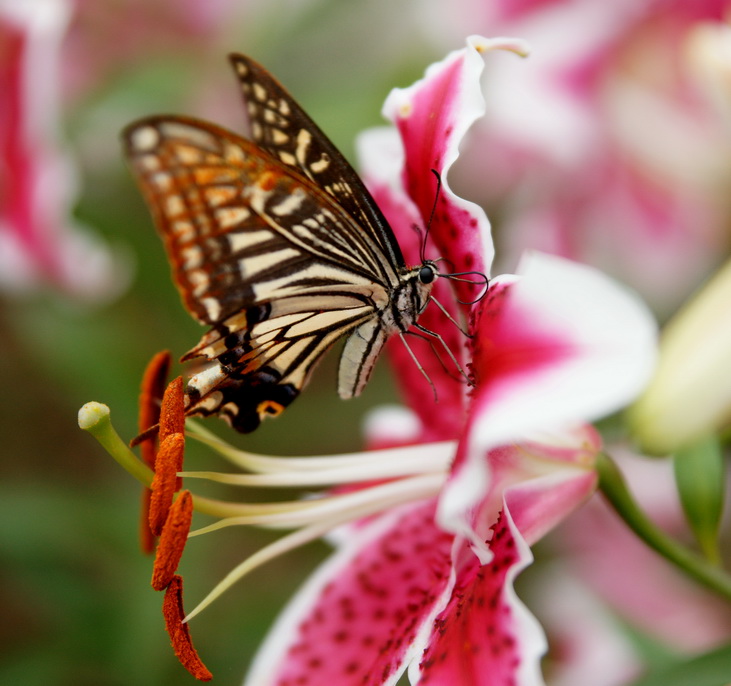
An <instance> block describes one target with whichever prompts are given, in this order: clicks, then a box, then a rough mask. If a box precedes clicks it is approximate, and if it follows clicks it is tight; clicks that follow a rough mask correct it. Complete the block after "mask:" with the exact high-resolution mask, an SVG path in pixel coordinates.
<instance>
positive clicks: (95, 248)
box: [0, 0, 126, 300]
mask: <svg viewBox="0 0 731 686" xmlns="http://www.w3.org/2000/svg"><path fill="white" fill-rule="evenodd" d="M70 12H71V7H70V5H69V3H68V2H66V1H65V0H33V1H32V2H15V1H14V0H0V45H2V46H3V60H2V66H1V67H0V92H1V93H2V97H3V105H2V107H0V286H1V287H5V288H8V289H13V290H19V289H25V288H29V287H34V286H37V285H38V284H45V285H51V286H53V287H56V288H59V289H61V290H63V291H65V292H66V293H69V294H71V295H72V296H74V297H78V298H82V299H96V300H98V299H100V298H101V299H103V298H105V297H109V296H111V295H113V294H115V293H117V292H119V289H120V288H121V287H123V286H124V284H125V283H126V279H125V278H124V275H123V273H122V272H121V271H120V269H119V265H117V264H115V263H114V261H113V259H112V256H111V255H110V253H109V252H108V250H107V249H106V247H105V246H104V245H102V244H101V243H100V241H99V240H98V239H96V238H95V237H94V236H93V235H92V234H91V233H90V232H88V231H86V230H84V229H83V228H82V227H80V226H78V225H77V224H76V223H75V222H74V221H73V220H72V219H71V216H70V209H71V204H72V200H73V196H74V190H75V189H74V182H75V168H74V165H73V163H72V161H71V159H70V158H69V156H68V155H66V154H65V152H64V151H63V150H62V149H61V144H60V142H59V136H58V130H57V129H58V121H59V97H58V92H57V91H56V86H57V84H58V79H59V65H60V57H59V53H60V47H61V41H62V39H63V36H64V33H65V30H66V26H67V23H68V20H69V17H70Z"/></svg>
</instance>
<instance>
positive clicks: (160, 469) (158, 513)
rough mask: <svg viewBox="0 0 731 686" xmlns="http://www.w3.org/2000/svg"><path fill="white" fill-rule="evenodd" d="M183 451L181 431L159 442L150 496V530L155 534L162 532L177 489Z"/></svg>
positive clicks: (183, 439) (183, 443) (183, 437)
mask: <svg viewBox="0 0 731 686" xmlns="http://www.w3.org/2000/svg"><path fill="white" fill-rule="evenodd" d="M184 452H185V436H183V434H182V433H176V434H172V435H170V436H167V437H166V438H165V439H164V440H162V442H161V443H160V450H159V451H158V453H157V459H156V460H155V463H156V464H155V476H154V478H153V479H152V496H151V497H150V519H149V521H150V530H151V531H152V533H153V534H154V535H155V536H159V535H160V533H161V532H162V530H163V525H164V524H165V521H166V519H167V518H168V512H169V511H170V506H171V505H172V502H173V494H174V493H175V491H177V490H178V487H179V484H178V482H179V479H178V477H177V473H178V472H179V471H180V470H181V469H182V468H183V453H184Z"/></svg>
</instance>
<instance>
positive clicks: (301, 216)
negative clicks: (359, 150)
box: [123, 117, 399, 431]
mask: <svg viewBox="0 0 731 686" xmlns="http://www.w3.org/2000/svg"><path fill="white" fill-rule="evenodd" d="M123 138H124V145H125V152H126V155H127V157H128V159H129V162H130V165H131V167H132V169H133V172H134V174H135V176H136V177H137V180H138V182H139V184H140V186H141V189H142V191H143V193H144V195H145V198H146V200H147V203H148V205H149V206H150V208H151V210H152V213H153V217H154V219H155V224H156V226H157V228H158V230H159V232H160V233H161V235H162V237H163V240H164V243H165V246H166V250H167V254H168V257H169V259H170V262H171V265H172V270H173V276H174V279H175V282H176V284H177V286H178V289H179V290H180V292H181V295H182V298H183V301H184V303H185V305H186V307H187V308H188V310H189V311H190V312H191V314H193V316H194V317H196V318H197V319H198V320H199V321H200V322H202V323H204V324H208V325H210V326H211V329H210V331H209V332H208V333H207V334H206V335H205V336H204V337H203V339H202V340H201V341H200V343H199V344H198V345H197V346H196V347H195V348H194V349H193V350H191V351H190V352H189V353H188V354H187V355H186V356H185V357H184V359H188V358H192V357H203V358H206V359H207V360H210V361H212V362H215V364H212V365H211V366H210V367H209V368H208V369H206V370H205V371H203V372H201V373H200V374H198V375H196V376H194V377H192V378H191V379H190V381H189V383H188V387H187V402H188V408H187V411H188V414H191V415H210V414H218V415H220V416H222V417H224V418H225V419H227V420H228V421H229V423H230V424H231V425H232V426H234V427H235V428H236V429H238V430H240V431H252V430H253V429H255V428H256V427H257V426H258V425H259V423H260V421H261V418H262V417H264V416H267V415H276V414H278V413H279V412H281V411H282V409H284V408H285V407H286V406H287V405H289V403H290V402H291V401H292V400H293V399H294V398H295V397H296V396H297V395H298V394H299V392H300V389H301V388H302V386H303V385H304V384H305V383H306V381H307V378H308V375H309V373H310V371H311V369H312V367H313V366H314V365H315V364H316V363H317V361H318V360H319V359H320V357H321V356H322V355H323V353H324V352H325V351H326V350H327V349H328V348H329V347H330V346H331V345H332V344H333V343H334V342H335V341H336V340H337V339H339V338H340V337H342V336H344V335H345V334H346V333H348V332H349V331H352V330H353V329H355V328H356V327H362V326H363V325H364V324H367V323H368V322H371V325H372V326H376V328H377V320H378V317H379V313H380V312H381V311H383V310H384V308H386V307H387V306H388V304H389V301H390V295H391V293H392V292H393V290H394V289H395V288H396V287H397V286H398V283H399V275H398V273H397V271H396V267H397V265H395V264H394V263H393V260H392V256H390V255H388V254H386V253H384V252H383V249H382V245H381V238H380V237H379V235H378V234H377V233H374V232H372V231H368V230H365V231H364V230H363V227H362V226H361V225H359V224H358V223H357V222H356V221H355V220H354V218H353V216H352V214H351V212H349V211H347V210H346V209H344V208H343V206H342V205H341V204H340V203H339V202H338V200H337V198H336V197H335V196H334V195H333V194H332V193H330V192H327V191H325V190H323V189H321V188H320V187H319V186H318V184H317V182H316V181H315V180H313V178H312V176H310V178H307V177H306V176H305V175H303V174H301V173H300V172H298V171H297V169H295V168H293V167H292V166H290V165H286V164H284V163H283V162H282V161H281V157H280V156H277V157H274V156H273V155H271V154H270V153H269V152H267V151H266V150H263V149H262V147H260V146H258V145H256V144H255V143H254V142H252V141H249V140H246V139H243V138H240V137H239V136H237V135H236V134H233V133H231V132H229V131H226V130H225V129H222V128H220V127H217V126H214V125H212V124H209V123H206V122H202V121H197V120H194V119H189V118H184V117H150V118H147V119H143V120H141V121H139V122H136V123H134V124H132V125H130V126H129V127H127V129H126V130H125V131H124V134H123ZM315 178H316V177H315Z"/></svg>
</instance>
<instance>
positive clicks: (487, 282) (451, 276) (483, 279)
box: [439, 271, 490, 312]
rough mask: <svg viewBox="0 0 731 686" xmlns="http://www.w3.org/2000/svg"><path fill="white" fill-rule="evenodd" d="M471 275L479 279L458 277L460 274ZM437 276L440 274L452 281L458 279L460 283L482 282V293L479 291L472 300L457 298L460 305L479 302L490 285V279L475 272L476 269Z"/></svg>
mask: <svg viewBox="0 0 731 686" xmlns="http://www.w3.org/2000/svg"><path fill="white" fill-rule="evenodd" d="M471 275H474V276H477V277H479V279H476V280H473V279H462V278H460V277H462V276H471ZM439 276H442V277H444V278H445V279H451V280H452V281H459V282H461V283H469V284H472V285H473V286H477V285H479V284H482V286H483V289H482V293H480V295H478V296H477V297H476V298H475V299H474V300H459V299H458V300H457V302H458V303H459V304H460V305H474V304H475V303H477V302H480V300H482V299H483V298H484V297H485V296H486V295H487V290H488V288H489V286H490V279H489V278H488V277H487V274H483V273H482V272H477V271H474V272H454V273H452V274H440V275H439ZM442 312H444V309H443V308H442Z"/></svg>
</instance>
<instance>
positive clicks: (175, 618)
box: [162, 574, 213, 681]
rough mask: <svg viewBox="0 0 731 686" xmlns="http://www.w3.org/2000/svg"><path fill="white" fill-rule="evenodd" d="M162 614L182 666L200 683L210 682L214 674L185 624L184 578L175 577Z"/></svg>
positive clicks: (164, 602) (166, 593) (171, 582)
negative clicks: (198, 650) (209, 669)
mask: <svg viewBox="0 0 731 686" xmlns="http://www.w3.org/2000/svg"><path fill="white" fill-rule="evenodd" d="M162 613H163V615H164V617H165V628H166V629H167V632H168V634H169V635H170V642H171V643H172V645H173V650H174V651H175V655H176V657H177V658H178V660H179V661H180V664H181V665H183V667H185V668H186V669H187V670H188V671H189V672H190V673H191V674H192V675H193V676H194V677H195V678H196V679H198V680H199V681H210V680H211V679H212V678H213V674H211V673H210V672H209V671H208V669H207V667H206V666H205V665H204V664H203V662H202V661H201V659H200V658H199V657H198V653H197V652H196V649H195V648H194V647H193V641H192V640H191V638H190V631H189V630H188V625H187V624H183V618H184V617H185V611H184V610H183V578H182V577H181V576H179V575H177V574H176V575H174V576H173V578H172V580H171V581H170V584H169V586H168V587H167V590H166V591H165V600H164V601H163V604H162Z"/></svg>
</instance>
